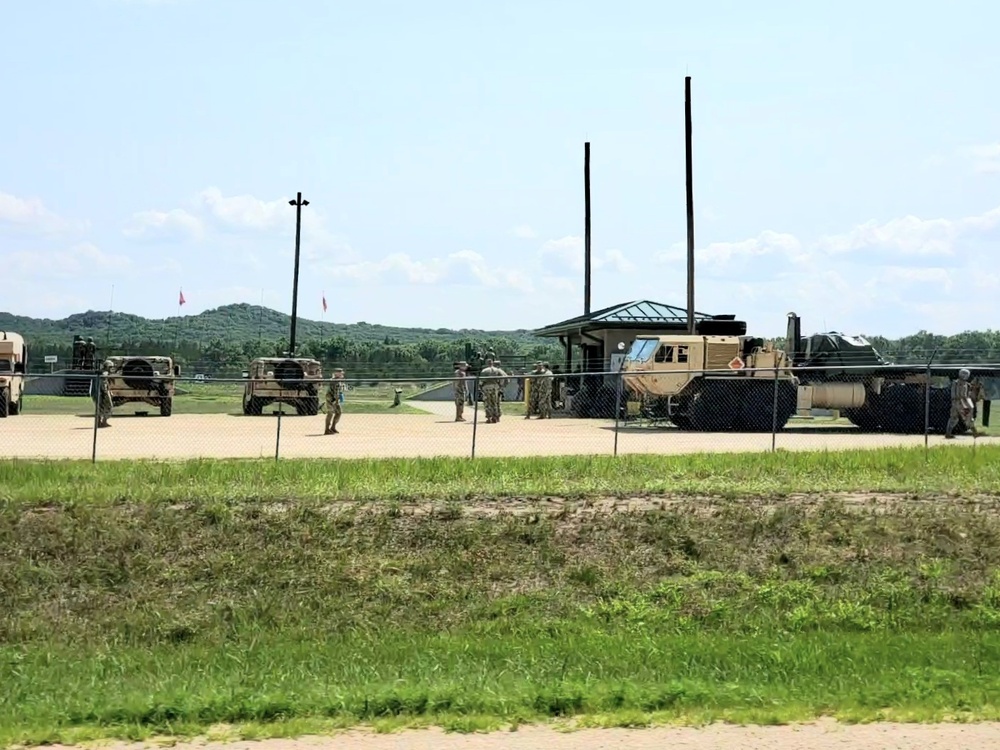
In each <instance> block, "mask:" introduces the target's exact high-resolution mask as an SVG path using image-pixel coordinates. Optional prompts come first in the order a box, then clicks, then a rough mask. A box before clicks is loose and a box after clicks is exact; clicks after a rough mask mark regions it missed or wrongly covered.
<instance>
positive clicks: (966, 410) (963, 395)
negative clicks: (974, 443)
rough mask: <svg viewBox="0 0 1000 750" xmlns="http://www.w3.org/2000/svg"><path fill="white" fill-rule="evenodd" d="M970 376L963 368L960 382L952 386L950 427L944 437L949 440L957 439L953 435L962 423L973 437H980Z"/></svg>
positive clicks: (959, 373) (960, 372) (959, 376)
mask: <svg viewBox="0 0 1000 750" xmlns="http://www.w3.org/2000/svg"><path fill="white" fill-rule="evenodd" d="M969 375H970V373H969V371H968V370H966V369H964V368H963V369H961V370H959V371H958V380H956V381H954V382H953V383H952V384H951V413H950V414H949V415H948V426H947V428H945V431H944V436H945V437H946V438H947V439H949V440H950V439H953V438H954V437H955V435H954V434H953V433H954V431H955V428H956V427H957V426H958V423H959V422H960V421H961V422H964V423H965V425H966V427H968V428H969V431H970V432H971V433H972V434H973V436H978V435H979V431H978V430H977V429H976V420H975V417H974V416H973V410H974V409H975V404H973V402H972V394H971V388H970V384H969Z"/></svg>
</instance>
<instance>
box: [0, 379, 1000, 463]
mask: <svg viewBox="0 0 1000 750" xmlns="http://www.w3.org/2000/svg"><path fill="white" fill-rule="evenodd" d="M969 368H970V369H972V370H973V377H972V384H973V385H972V392H973V396H974V398H975V413H974V414H973V415H972V416H973V419H974V424H975V428H976V432H975V435H973V432H972V431H971V430H970V429H969V428H968V426H967V425H965V424H964V423H963V422H961V420H958V423H957V424H956V425H954V426H955V428H956V429H955V430H954V433H955V440H954V442H955V443H966V442H972V441H974V440H976V439H978V438H979V437H987V438H988V437H989V428H988V427H987V426H986V425H987V423H988V422H989V406H990V405H991V403H992V401H993V400H994V399H996V398H997V397H998V396H1000V377H998V376H1000V366H997V367H990V366H984V365H975V366H971V365H970V366H969ZM870 370H871V368H868V370H865V369H864V368H852V367H850V366H842V367H838V368H837V370H836V372H834V371H829V372H827V371H824V370H820V369H818V368H816V369H814V370H813V371H810V372H806V371H804V370H802V369H797V370H796V371H795V376H794V377H790V376H789V374H788V372H787V371H784V370H778V369H770V370H763V369H758V370H756V371H754V372H753V374H752V375H751V374H750V373H739V372H734V371H733V370H731V369H720V370H706V371H697V372H688V371H683V372H679V371H678V372H669V371H668V372H656V373H634V372H626V373H619V372H601V373H587V374H580V373H573V374H569V375H565V374H549V375H545V376H534V375H531V374H516V375H508V376H506V377H502V378H491V377H484V376H482V375H474V376H470V377H468V378H466V379H464V381H463V382H462V383H461V385H460V387H459V392H460V393H462V392H464V394H465V395H464V396H463V397H462V398H461V399H460V400H458V401H456V397H455V387H456V382H457V381H456V380H455V378H454V377H453V376H449V377H443V378H433V379H431V378H401V379H398V380H394V381H373V380H371V379H370V378H364V379H352V378H344V379H343V380H342V381H341V382H342V384H343V386H344V388H343V396H342V400H340V399H338V402H337V403H338V405H339V407H340V410H341V412H342V413H341V416H340V418H339V421H338V423H337V429H338V432H337V433H336V434H327V433H326V429H325V428H326V420H327V415H326V411H327V408H326V407H327V404H326V391H327V387H328V385H329V380H319V381H305V380H298V381H296V380H286V381H282V382H281V383H278V384H277V385H276V386H275V385H273V384H272V386H273V387H271V388H270V390H266V389H265V390H260V389H259V388H258V385H259V384H252V383H250V382H249V381H248V380H246V379H218V380H215V379H197V378H186V377H177V378H168V379H167V380H166V381H163V379H162V378H160V379H159V380H157V379H153V378H147V380H146V381H144V380H143V378H142V377H141V376H137V377H133V378H131V380H130V381H129V382H128V383H123V382H122V381H121V380H120V379H119V378H112V379H111V380H110V381H109V384H113V387H111V389H110V390H111V396H112V399H113V411H112V413H111V415H110V418H109V421H108V427H107V428H104V427H102V426H101V425H100V420H99V419H98V403H97V400H96V399H95V397H94V396H95V394H98V393H100V388H101V382H102V381H101V378H102V376H101V375H93V374H89V373H60V374H51V375H50V374H38V375H30V376H28V377H27V378H26V379H25V382H24V386H23V387H24V393H23V395H21V396H20V398H16V397H15V396H12V395H11V394H10V393H9V392H8V393H6V394H4V392H3V391H2V390H0V400H4V399H5V401H4V403H7V404H8V407H7V408H6V410H4V409H2V408H0V436H2V438H3V439H2V441H0V458H13V457H18V458H44V459H66V458H70V459H89V460H91V461H97V460H114V459H125V458H142V459H168V460H169V459H184V458H209V457H213V458H273V459H275V460H280V459H282V458H362V457H432V456H458V457H468V458H477V457H490V456H494V457H496V456H541V455H567V454H578V455H600V454H611V455H621V454H633V453H647V454H677V453H702V452H720V451H725V452H733V451H775V450H779V449H781V450H841V449H846V448H855V449H857V448H876V447H885V446H893V445H900V446H907V445H908V446H918V445H923V446H924V447H925V448H929V447H931V446H932V445H936V444H938V443H943V442H945V441H946V440H948V439H947V438H946V436H945V434H944V433H945V432H946V431H947V428H948V423H949V420H950V419H951V418H952V417H954V416H955V415H954V414H953V413H952V408H951V407H952V394H951V387H952V384H953V383H954V382H955V377H956V375H957V372H958V370H959V367H958V366H954V367H952V366H949V368H948V369H947V370H940V369H934V370H932V369H931V368H930V367H928V368H926V371H924V372H919V371H918V370H913V369H911V370H909V371H908V372H907V373H901V374H899V375H898V377H897V376H896V375H893V376H892V377H881V375H885V374H886V373H885V372H882V371H880V373H881V375H879V374H876V375H875V376H873V375H872V374H871V372H870ZM147 381H148V382H147ZM2 387H4V386H3V384H2V383H0V388H2ZM7 387H8V388H9V386H7ZM539 396H540V397H541V398H542V401H541V402H539V400H538V398H539ZM14 401H17V402H18V403H17V404H16V405H13V406H12V404H14ZM3 414H7V416H6V417H3ZM951 421H956V420H953V419H952V420H951ZM998 434H1000V432H998ZM949 442H952V441H950V440H949Z"/></svg>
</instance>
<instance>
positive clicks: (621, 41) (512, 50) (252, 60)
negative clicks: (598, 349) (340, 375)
mask: <svg viewBox="0 0 1000 750" xmlns="http://www.w3.org/2000/svg"><path fill="white" fill-rule="evenodd" d="M692 5H694V4H692ZM3 14H4V22H3V25H2V26H0V65H2V69H3V71H4V75H3V76H2V77H0V101H2V102H3V112H4V117H3V118H0V142H2V143H3V148H0V259H2V262H3V263H4V267H5V268H6V269H7V270H8V271H9V272H11V273H13V274H15V275H16V278H17V281H16V282H15V283H10V278H11V277H10V276H8V281H7V283H5V285H4V291H3V295H2V297H0V309H2V310H5V311H10V312H14V313H19V314H25V315H33V316H44V317H63V316H65V315H67V314H69V313H72V312H79V311H83V310H87V309H104V310H106V309H108V308H109V306H110V305H111V288H112V285H113V286H114V309H115V310H120V311H126V312H132V313H137V314H141V315H146V316H151V317H162V316H168V315H174V314H176V312H177V296H178V290H179V289H180V288H183V290H184V295H185V297H186V299H187V304H186V305H185V306H184V308H183V311H184V312H185V313H195V312H199V311H201V310H203V309H207V308H212V307H216V306H219V305H222V304H226V303H230V302H249V303H252V304H257V303H258V302H259V301H260V299H261V292H262V290H263V296H264V302H265V304H267V305H268V306H270V307H274V308H276V309H280V310H285V311H289V310H290V308H291V299H290V298H291V276H292V272H291V267H292V264H291V254H292V245H293V234H294V209H293V208H291V207H290V206H288V204H287V201H288V199H289V197H292V196H294V194H295V192H296V191H297V190H302V191H303V192H304V194H305V197H306V198H307V199H309V200H310V201H311V205H310V206H308V207H307V208H306V209H304V222H303V224H304V226H303V239H302V241H303V269H302V274H301V280H300V305H299V311H300V314H301V315H302V316H304V317H309V318H316V319H319V318H320V317H322V310H321V306H320V305H321V302H320V299H321V294H322V293H323V292H325V294H326V298H327V301H328V304H329V306H330V309H329V311H328V312H327V314H326V319H327V320H336V321H341V322H356V321H362V320H364V321H367V322H370V323H383V324H388V325H417V326H429V327H435V328H436V327H482V328H515V327H536V326H541V325H544V324H546V323H551V322H554V321H556V320H560V319H562V318H565V317H569V316H572V315H576V314H579V313H580V312H582V305H583V292H582V265H583V255H582V244H583V243H582V234H583V179H582V175H583V143H584V141H586V140H589V141H591V143H592V146H591V148H592V167H591V169H592V180H593V187H592V190H593V211H594V214H593V244H594V253H595V271H594V288H593V305H594V307H595V308H596V307H601V306H604V305H610V304H614V303H618V302H624V301H629V300H632V299H653V300H657V301H662V302H668V303H673V304H677V305H681V306H683V305H684V304H685V300H686V292H685V271H684V263H683V243H684V239H685V225H684V151H683V86H684V80H683V79H684V76H685V75H686V74H690V75H691V76H692V77H693V89H694V92H693V99H694V128H695V202H696V214H697V219H696V238H697V246H698V248H699V250H698V266H697V278H698V291H697V307H698V308H699V309H700V310H702V311H704V312H709V313H735V314H737V315H738V316H740V317H741V318H743V319H745V320H747V321H748V323H749V324H750V327H751V331H752V332H754V333H758V334H760V335H773V334H780V333H782V332H783V330H784V316H785V313H786V312H788V311H789V310H796V311H797V312H799V313H800V314H801V315H802V316H803V318H804V324H803V325H804V328H805V329H806V330H807V331H813V330H819V329H824V330H826V329H836V330H844V331H847V332H852V333H853V332H867V333H884V334H887V335H903V334H906V333H912V332H916V331H917V330H920V329H928V330H933V331H936V332H941V333H951V332H957V331H961V330H966V329H972V328H988V327H992V328H996V327H998V326H997V320H998V314H1000V303H998V302H997V297H996V296H995V295H997V293H998V291H1000V264H998V263H997V261H996V248H997V241H998V239H1000V105H998V104H997V99H996V96H995V95H994V93H993V90H994V89H995V88H996V76H997V71H998V70H1000V45H997V44H996V42H995V34H996V29H997V28H998V25H1000V5H997V4H995V3H988V2H979V1H978V0H966V1H963V2H956V3H953V4H952V5H951V6H950V8H949V9H948V10H947V11H944V10H943V8H942V6H941V5H940V4H938V3H935V4H931V3H930V2H908V3H903V2H896V1H890V0H884V1H881V2H878V3H873V2H865V3H861V2H851V1H845V2H839V3H836V4H835V3H801V2H785V1H784V0H770V2H768V3H766V4H753V3H746V2H723V1H721V0H720V1H719V2H711V3H702V4H697V8H696V9H695V8H688V9H681V8H680V7H679V4H677V3H666V2H651V1H645V2H640V1H628V0H620V1H619V2H615V3H608V2H588V1H585V0H575V1H574V2H568V1H563V0H536V1H535V2H526V1H524V0H505V2H503V3H485V2H468V1H466V2H453V1H452V0H428V1H427V2H425V3H413V2H404V1H402V0H395V1H390V0H370V1H369V2H364V3H341V2H332V1H330V2H322V1H321V0H298V2H294V3H275V2H273V0H271V1H267V0H72V2H70V1H69V0H35V1H34V2H31V3H14V2H6V3H3Z"/></svg>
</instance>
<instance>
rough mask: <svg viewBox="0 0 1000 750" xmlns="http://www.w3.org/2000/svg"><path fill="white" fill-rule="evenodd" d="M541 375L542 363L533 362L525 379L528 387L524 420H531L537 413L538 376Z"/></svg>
mask: <svg viewBox="0 0 1000 750" xmlns="http://www.w3.org/2000/svg"><path fill="white" fill-rule="evenodd" d="M541 373H542V363H541V362H535V366H534V367H533V368H532V370H531V373H530V374H529V375H528V376H527V377H526V378H525V380H526V381H527V382H528V383H529V385H528V404H527V406H526V407H525V409H524V418H525V419H531V415H532V414H537V413H538V376H539V375H541Z"/></svg>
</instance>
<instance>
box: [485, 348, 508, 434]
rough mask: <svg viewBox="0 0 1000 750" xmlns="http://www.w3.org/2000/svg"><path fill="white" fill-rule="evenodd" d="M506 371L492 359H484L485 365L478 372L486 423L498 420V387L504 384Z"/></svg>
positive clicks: (493, 422) (499, 414)
mask: <svg viewBox="0 0 1000 750" xmlns="http://www.w3.org/2000/svg"><path fill="white" fill-rule="evenodd" d="M506 377H507V373H505V372H504V371H503V370H501V369H500V368H499V367H497V366H496V365H495V364H494V363H493V360H492V359H488V360H486V367H484V368H483V371H482V372H481V373H480V378H481V381H480V386H479V387H480V389H481V390H482V392H483V407H484V408H485V409H486V422H487V424H496V423H497V422H499V421H500V416H501V413H500V389H501V388H503V386H504V380H503V379H504V378H506Z"/></svg>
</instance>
